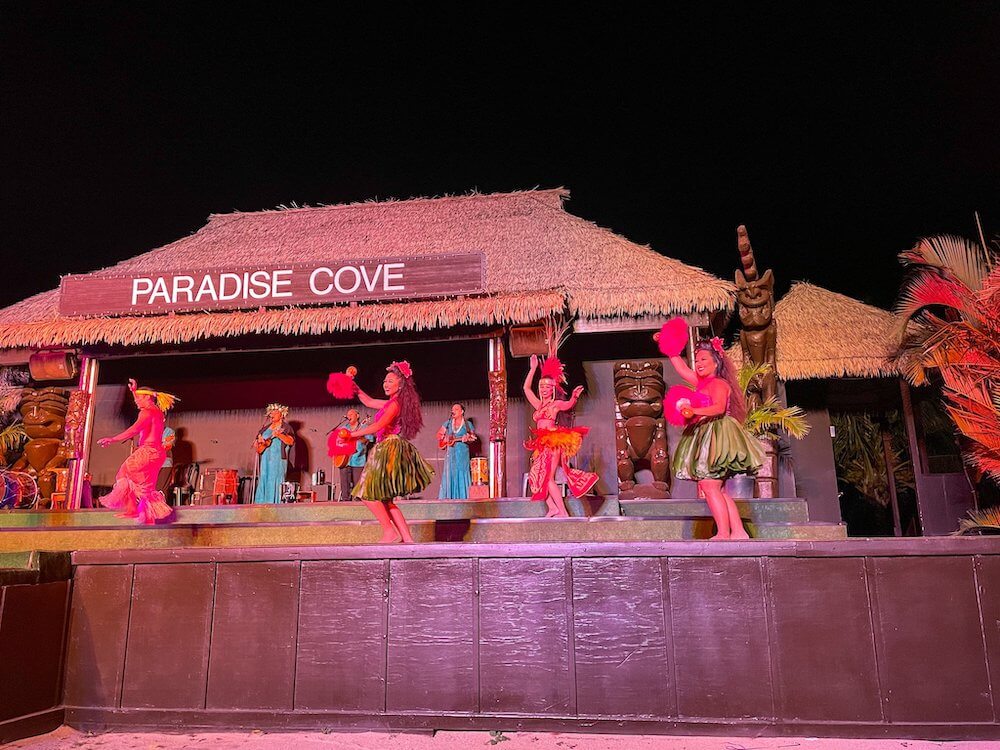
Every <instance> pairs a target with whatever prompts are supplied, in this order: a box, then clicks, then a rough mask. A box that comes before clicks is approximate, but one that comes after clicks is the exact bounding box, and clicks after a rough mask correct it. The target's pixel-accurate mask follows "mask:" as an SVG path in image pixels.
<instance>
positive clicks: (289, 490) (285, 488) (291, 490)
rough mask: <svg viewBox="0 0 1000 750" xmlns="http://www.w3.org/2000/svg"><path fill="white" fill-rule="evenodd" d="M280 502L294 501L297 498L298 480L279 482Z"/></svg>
mask: <svg viewBox="0 0 1000 750" xmlns="http://www.w3.org/2000/svg"><path fill="white" fill-rule="evenodd" d="M280 497H281V502H283V503H294V502H295V501H296V500H298V499H299V483H298V482H282V483H281V495H280Z"/></svg>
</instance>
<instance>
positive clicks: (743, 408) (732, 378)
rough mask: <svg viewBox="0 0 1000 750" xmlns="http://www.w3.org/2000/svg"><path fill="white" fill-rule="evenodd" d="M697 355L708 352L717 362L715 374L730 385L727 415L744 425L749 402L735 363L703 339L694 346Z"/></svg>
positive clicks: (723, 352)
mask: <svg viewBox="0 0 1000 750" xmlns="http://www.w3.org/2000/svg"><path fill="white" fill-rule="evenodd" d="M694 351H695V354H697V353H698V352H708V353H709V354H711V355H712V359H714V360H715V374H716V375H717V376H718V377H720V378H722V379H723V380H725V381H726V382H727V383H729V408H728V409H727V413H728V414H729V416H731V417H732V418H733V419H735V420H736V421H737V422H740V423H741V424H742V422H743V420H745V419H746V418H747V402H746V399H745V398H744V397H743V389H742V388H740V381H739V378H738V377H737V373H736V366H735V365H734V364H733V361H732V360H731V359H729V357H727V356H726V353H725V351H721V352H720V351H716V349H715V347H714V346H713V345H712V342H711V341H709V340H708V339H701V340H700V341H699V342H698V343H697V344H695V345H694Z"/></svg>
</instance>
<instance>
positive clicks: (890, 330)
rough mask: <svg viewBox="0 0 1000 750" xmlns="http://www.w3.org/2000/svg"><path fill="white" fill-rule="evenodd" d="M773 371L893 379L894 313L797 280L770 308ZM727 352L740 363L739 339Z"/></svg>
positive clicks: (785, 375) (793, 376) (794, 376)
mask: <svg viewBox="0 0 1000 750" xmlns="http://www.w3.org/2000/svg"><path fill="white" fill-rule="evenodd" d="M774 318H775V320H776V321H777V323H778V348H777V360H778V375H779V377H780V378H781V379H782V380H808V379H810V378H841V377H863V378H878V377H896V376H898V375H899V370H898V368H897V367H896V365H895V363H894V362H893V355H894V354H895V351H896V348H897V346H898V344H899V335H898V329H897V325H896V318H895V316H894V315H893V314H892V313H890V312H887V311H886V310H882V309H880V308H877V307H872V306H871V305H866V304H865V303H864V302H859V301H858V300H856V299H852V298H850V297H847V296H845V295H843V294H837V293H836V292H831V291H829V290H827V289H823V288H822V287H818V286H814V285H813V284H808V283H806V282H803V281H799V282H796V283H794V284H793V285H792V288H791V289H790V290H789V292H788V294H786V295H785V296H784V297H782V298H781V299H780V300H779V301H778V304H777V305H776V306H775V308H774ZM731 352H732V353H733V354H734V355H735V357H736V361H737V362H740V361H742V352H741V350H740V346H739V343H738V342H737V344H736V345H735V346H734V347H733V349H732V350H731Z"/></svg>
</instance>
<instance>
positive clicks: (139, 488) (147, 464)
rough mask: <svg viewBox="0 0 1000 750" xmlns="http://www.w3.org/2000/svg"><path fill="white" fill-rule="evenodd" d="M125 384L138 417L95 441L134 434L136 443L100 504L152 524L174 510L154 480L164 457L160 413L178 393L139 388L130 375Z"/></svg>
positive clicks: (105, 443)
mask: <svg viewBox="0 0 1000 750" xmlns="http://www.w3.org/2000/svg"><path fill="white" fill-rule="evenodd" d="M128 387H129V390H130V391H132V398H133V399H134V400H135V405H136V406H137V407H139V417H138V418H137V419H136V420H135V422H133V424H132V426H131V427H129V428H128V429H127V430H125V431H124V432H120V433H118V434H117V435H115V436H114V437H106V438H101V439H100V440H98V441H97V444H98V445H99V446H101V447H102V448H107V447H108V446H109V445H111V444H112V443H123V442H125V441H126V440H129V439H131V438H137V439H138V442H139V447H138V448H136V449H135V450H134V451H132V454H131V455H130V456H129V457H128V458H126V459H125V462H124V463H122V465H121V468H120V469H119V470H118V474H117V475H116V476H115V486H114V487H113V488H112V489H111V492H109V493H108V494H107V495H105V496H104V497H103V498H101V504H102V505H103V506H104V507H106V508H121V509H122V512H121V513H120V514H119V515H120V516H121V517H123V518H138V519H139V522H140V523H150V524H151V523H156V522H157V521H159V520H162V519H164V518H167V517H168V516H169V515H170V514H171V513H172V512H173V511H172V510H171V508H170V506H169V505H167V503H166V500H165V499H164V497H163V493H162V492H160V491H159V490H158V489H156V480H157V476H158V475H159V472H160V467H161V466H163V462H164V461H165V460H166V459H167V451H166V449H165V448H164V446H163V423H164V416H163V415H164V414H165V413H166V412H167V410H169V409H170V407H172V406H173V405H174V403H175V402H176V401H177V397H176V396H172V395H170V394H169V393H163V392H162V391H154V390H153V389H152V388H138V387H137V386H136V383H135V381H134V380H131V379H130V380H129V381H128Z"/></svg>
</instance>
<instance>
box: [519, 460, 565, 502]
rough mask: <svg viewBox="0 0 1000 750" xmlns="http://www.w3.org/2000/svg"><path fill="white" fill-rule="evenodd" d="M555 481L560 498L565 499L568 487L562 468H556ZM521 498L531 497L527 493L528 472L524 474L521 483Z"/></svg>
mask: <svg viewBox="0 0 1000 750" xmlns="http://www.w3.org/2000/svg"><path fill="white" fill-rule="evenodd" d="M555 480H556V484H557V485H559V491H560V492H561V493H562V496H563V497H566V494H567V493H568V492H569V487H568V485H567V483H566V472H565V471H563V470H562V466H557V467H556V475H555ZM521 497H531V495H530V494H529V493H528V472H525V473H524V479H523V481H522V483H521Z"/></svg>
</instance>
